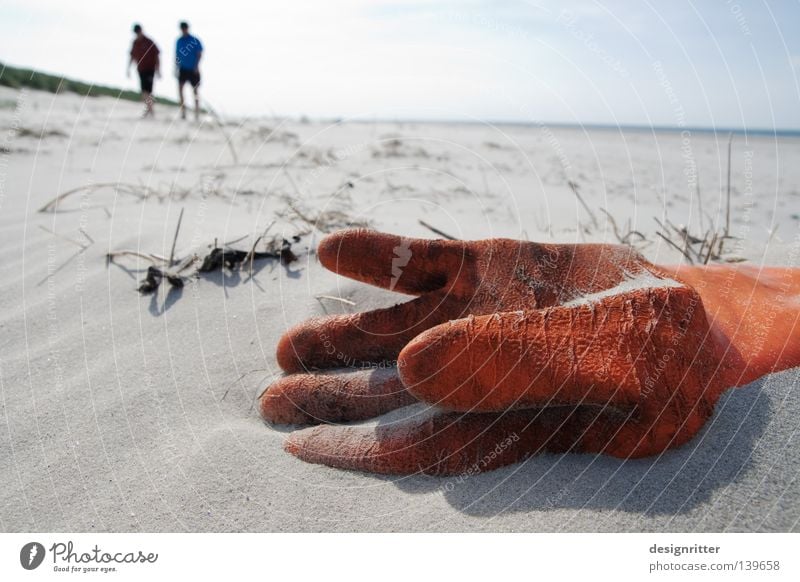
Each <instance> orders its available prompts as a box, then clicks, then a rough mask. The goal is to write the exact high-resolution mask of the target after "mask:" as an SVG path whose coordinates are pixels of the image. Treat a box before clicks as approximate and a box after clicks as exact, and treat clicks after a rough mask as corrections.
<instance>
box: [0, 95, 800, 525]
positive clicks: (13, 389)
mask: <svg viewBox="0 0 800 582" xmlns="http://www.w3.org/2000/svg"><path fill="white" fill-rule="evenodd" d="M140 113H141V109H140V107H139V106H138V105H137V104H135V103H130V102H123V101H117V100H114V99H112V98H109V97H97V98H85V97H81V96H78V95H70V94H60V95H53V94H49V93H41V92H37V91H32V90H25V89H23V90H16V89H12V88H7V87H0V131H1V133H0V136H1V137H0V140H1V141H2V143H0V148H2V149H0V209H2V212H0V242H1V243H2V244H0V264H2V273H3V276H2V278H0V289H2V291H1V292H0V302H2V315H0V405H1V406H2V421H3V422H2V425H3V426H2V428H0V530H2V531H6V532H19V531H59V532H61V531H65V532H66V531H72V532H75V531H78V532H89V531H111V532H138V531H147V532H154V531H181V532H182V531H191V532H199V531H212V532H216V531H792V530H796V529H797V528H798V523H800V488H798V487H797V467H798V466H800V447H799V446H798V426H800V420H798V419H800V392H799V391H798V390H797V388H798V380H800V378H799V377H798V370H797V369H795V370H788V371H785V372H782V373H779V374H774V375H771V376H768V377H765V378H762V379H760V380H758V381H757V382H754V383H753V384H751V385H749V386H747V387H744V388H741V389H738V390H732V391H728V392H727V393H726V394H725V395H724V396H723V398H722V400H721V401H720V403H719V404H718V406H717V409H716V412H715V415H714V417H713V419H712V422H710V423H709V424H708V425H707V426H706V427H705V428H704V430H703V432H702V433H701V434H700V435H699V436H698V437H697V438H695V439H694V440H693V441H692V442H690V443H689V444H688V445H686V446H684V447H682V448H680V449H676V450H671V451H669V452H668V453H665V454H663V455H661V456H659V457H657V458H647V459H638V460H635V461H623V460H619V459H612V458H607V457H595V456H588V455H543V456H540V457H536V458H532V459H530V460H528V461H526V462H525V463H521V464H517V465H513V466H509V467H505V468H503V469H500V470H497V471H494V472H491V473H484V474H477V475H471V476H469V477H455V478H447V479H440V478H432V477H425V476H412V477H405V478H389V477H381V476H374V475H366V474H361V473H354V472H346V471H338V470H335V469H330V468H327V467H324V466H319V465H309V464H305V463H303V462H301V461H299V460H298V459H296V458H294V457H293V456H291V455H289V454H287V453H285V452H284V450H283V447H282V444H283V441H284V439H285V436H286V432H285V430H284V429H280V428H275V427H271V426H269V425H267V424H265V423H264V422H263V421H262V420H261V419H260V418H259V415H258V413H257V410H256V407H255V400H256V398H257V396H258V395H259V394H260V393H261V391H262V390H263V389H264V388H265V386H266V385H267V384H268V383H269V382H271V381H272V380H274V379H275V378H278V377H280V376H281V371H280V369H279V368H278V366H277V364H276V360H275V346H276V344H277V341H278V338H279V337H280V336H281V334H282V333H283V332H284V331H285V330H286V329H287V328H288V327H289V326H291V325H294V324H295V323H298V322H300V321H301V320H303V319H305V318H307V317H310V316H313V315H321V314H325V313H341V312H350V311H354V310H366V309H370V308H374V307H378V306H385V305H391V304H393V303H396V302H398V301H403V300H405V299H404V296H402V295H399V294H395V293H390V292H387V291H382V290H378V289H373V288H369V287H367V286H365V285H361V284H358V283H355V282H352V281H348V280H345V279H342V278H340V277H337V276H336V275H334V274H331V273H329V272H326V271H325V270H324V269H323V268H322V267H321V266H320V265H319V263H318V261H317V259H316V256H315V251H314V249H315V247H316V244H317V242H318V241H319V240H320V238H321V237H322V236H324V234H325V233H327V232H331V231H333V230H336V229H337V228H342V227H345V226H348V225H364V226H371V227H374V228H377V229H380V230H384V231H387V232H393V233H399V234H404V235H410V236H419V237H428V238H434V237H436V236H437V235H436V234H435V233H434V232H432V231H431V229H430V227H433V228H435V229H437V230H439V231H441V232H443V233H446V234H449V235H451V236H453V237H457V238H463V239H480V238H487V237H514V238H528V239H530V240H541V241H560V242H616V241H617V240H618V239H619V238H621V237H622V236H625V235H626V234H629V233H632V232H633V231H636V232H637V233H639V234H636V235H631V236H629V237H628V238H629V240H631V242H633V243H635V244H636V245H637V248H639V249H640V250H641V252H642V253H644V254H645V256H646V257H647V258H648V259H650V260H651V261H654V262H658V263H663V264H669V263H675V262H678V261H681V260H684V258H683V257H682V255H681V253H680V252H679V250H678V249H676V248H675V247H674V246H671V245H670V244H669V243H667V242H666V241H665V240H664V239H663V238H661V237H659V236H658V235H657V234H656V232H657V231H659V230H660V229H661V228H662V227H661V226H660V225H659V224H658V223H657V222H656V221H655V220H654V218H658V219H659V220H660V221H661V222H662V223H664V224H666V222H665V220H666V219H668V220H669V221H670V222H671V223H673V224H675V225H676V227H677V228H680V227H681V226H686V227H687V229H688V230H689V231H691V232H693V233H704V232H706V231H707V230H709V229H711V228H712V225H713V226H714V227H717V228H719V227H720V226H721V225H723V224H724V223H725V219H726V218H725V217H726V211H727V202H726V175H727V172H726V170H727V143H728V136H727V135H717V134H714V133H711V132H691V133H690V134H687V133H683V134H682V133H681V132H672V131H649V130H642V129H638V130H637V129H621V130H620V129H609V128H579V127H566V126H565V127H559V126H556V127H550V128H547V127H543V126H540V125H537V124H531V125H493V124H490V123H485V124H481V123H469V124H467V123H464V124H458V123H447V124H445V123H411V122H375V121H372V120H368V119H364V120H361V119H352V120H344V121H337V122H322V121H314V122H303V121H294V120H282V119H271V118H269V119H268V118H263V119H231V120H226V121H219V120H216V119H214V118H206V119H203V120H202V121H201V122H200V123H194V122H185V121H181V120H180V119H178V118H177V116H176V111H175V110H174V109H172V108H167V107H160V108H158V109H157V116H156V118H155V120H146V121H145V120H141V119H140ZM798 155H800V138H797V137H782V136H769V135H755V136H754V135H749V136H741V135H737V136H735V138H734V141H733V148H732V163H731V169H732V172H731V174H732V180H731V186H732V187H731V200H732V202H731V225H730V228H731V232H732V234H734V235H735V236H737V237H738V239H736V240H732V241H730V242H729V243H728V245H729V246H727V247H726V249H725V253H724V255H723V257H722V258H723V259H728V260H748V261H750V262H752V263H754V264H756V265H760V264H774V265H792V266H798V258H799V257H798V251H797V249H798V244H800V214H798V212H800V210H798V196H800V167H799V166H798V165H797V164H796V163H793V162H794V160H796V159H797V158H798ZM570 184H572V186H570ZM576 190H577V194H578V195H576ZM698 191H699V192H700V199H699V200H698V196H697V192H698ZM65 192H72V193H71V194H69V195H68V196H65V197H63V198H62V199H60V200H58V201H57V202H54V199H56V197H57V196H58V195H59V194H62V193H65ZM42 208H44V211H40V209H42ZM600 209H605V210H606V211H607V212H608V214H609V215H611V216H613V217H614V221H613V222H614V223H615V224H612V222H611V220H609V218H608V217H607V216H606V214H604V213H603V212H602V211H601V210H600ZM181 213H182V219H181V226H180V230H179V232H178V236H177V239H176V238H175V233H176V225H177V223H178V217H179V215H181ZM421 221H422V222H421ZM615 227H616V231H615ZM265 231H266V235H265V236H264V238H262V239H261V241H260V242H259V244H260V245H263V244H264V241H265V240H273V239H274V240H276V241H278V242H280V241H281V240H283V239H287V240H288V241H289V242H291V248H292V252H293V253H294V254H295V255H296V256H297V260H296V261H294V262H290V263H287V264H282V263H281V261H279V260H276V259H259V260H257V261H253V264H252V269H251V268H250V265H249V264H245V265H243V266H242V268H241V269H235V270H226V271H220V270H217V271H214V272H210V273H207V274H204V275H203V276H202V277H195V276H191V277H189V276H187V278H186V280H185V282H184V285H183V287H177V286H173V285H170V284H169V283H167V282H162V283H161V285H160V286H159V288H158V289H157V291H156V292H155V293H153V294H150V295H142V294H140V293H138V292H137V287H139V285H140V282H141V281H142V280H143V279H144V278H145V275H146V270H147V268H148V267H149V266H150V264H151V263H150V261H149V260H148V259H147V258H146V257H143V256H136V255H134V254H129V255H127V256H118V257H116V258H115V260H114V261H113V262H111V263H109V262H108V261H107V255H108V253H112V252H118V251H133V253H139V254H141V255H158V256H164V257H169V256H170V254H171V253H172V250H173V242H174V254H175V257H176V258H178V259H183V258H186V257H191V256H193V255H194V254H197V255H199V256H205V255H207V254H208V253H209V252H210V250H211V248H212V247H213V246H214V245H215V241H216V245H217V246H219V245H221V244H222V243H226V242H229V243H231V244H230V246H231V247H233V248H237V249H240V250H243V251H249V250H251V248H252V247H253V245H254V243H255V241H256V239H257V238H258V237H259V236H260V235H262V234H264V232H265ZM293 237H298V238H297V239H293ZM259 248H261V247H259ZM187 274H188V273H187ZM416 412H418V407H417V408H415V407H410V408H406V409H404V410H400V411H395V412H394V413H391V414H389V415H386V416H384V417H381V418H380V419H378V420H376V421H374V422H378V423H380V422H392V420H393V419H396V418H398V417H401V416H403V415H405V414H414V413H416Z"/></svg>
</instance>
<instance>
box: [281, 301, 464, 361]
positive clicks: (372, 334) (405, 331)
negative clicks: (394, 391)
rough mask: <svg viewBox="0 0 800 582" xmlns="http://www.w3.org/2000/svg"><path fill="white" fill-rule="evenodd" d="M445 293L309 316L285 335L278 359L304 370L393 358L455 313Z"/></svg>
mask: <svg viewBox="0 0 800 582" xmlns="http://www.w3.org/2000/svg"><path fill="white" fill-rule="evenodd" d="M443 299H444V297H443V295H441V294H438V293H431V294H428V295H425V296H423V297H419V298H417V299H414V300H412V301H409V302H407V303H401V304H399V305H395V306H394V307H389V308H387V309H377V310H375V311H367V312H364V313H354V314H349V315H332V316H328V317H319V318H313V319H310V320H307V321H305V322H303V323H301V324H299V325H297V326H295V327H293V328H292V329H290V330H289V331H287V332H286V333H285V334H284V335H283V337H281V339H280V341H279V342H278V349H277V358H278V364H279V365H280V367H281V368H283V369H284V370H285V371H287V372H302V371H309V370H315V369H328V368H344V367H370V366H373V365H376V364H381V363H383V362H387V361H390V362H392V361H394V360H396V359H397V355H398V354H399V353H400V350H402V349H403V347H404V346H405V345H406V344H407V343H408V342H409V341H411V340H412V339H413V338H414V337H415V336H417V335H418V334H420V333H421V332H423V331H424V330H426V329H428V328H430V327H433V326H434V325H438V324H440V323H442V322H443V321H447V320H448V319H450V318H451V315H452V314H451V313H450V311H451V310H452V306H450V304H449V303H448V302H445V301H443Z"/></svg>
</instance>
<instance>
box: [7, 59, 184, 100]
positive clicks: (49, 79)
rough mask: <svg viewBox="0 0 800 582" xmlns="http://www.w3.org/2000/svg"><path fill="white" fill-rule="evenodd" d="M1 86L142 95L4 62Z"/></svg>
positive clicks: (138, 97)
mask: <svg viewBox="0 0 800 582" xmlns="http://www.w3.org/2000/svg"><path fill="white" fill-rule="evenodd" d="M0 86H3V87H12V88H14V89H22V88H27V89H35V90H37V91H47V92H49V93H76V94H78V95H84V96H87V97H114V98H116V99H124V100H126V101H140V100H141V95H140V93H139V92H138V91H130V90H125V89H119V88H117V87H107V86H105V85H95V84H93V83H85V82H83V81H76V80H74V79H68V78H66V77H62V76H59V75H50V74H48V73H42V72H40V71H35V70H33V69H22V68H18V67H11V66H9V65H6V64H4V63H0ZM154 99H155V101H156V103H160V104H162V105H171V106H177V105H178V103H177V102H176V101H173V100H172V99H165V98H164V97H154Z"/></svg>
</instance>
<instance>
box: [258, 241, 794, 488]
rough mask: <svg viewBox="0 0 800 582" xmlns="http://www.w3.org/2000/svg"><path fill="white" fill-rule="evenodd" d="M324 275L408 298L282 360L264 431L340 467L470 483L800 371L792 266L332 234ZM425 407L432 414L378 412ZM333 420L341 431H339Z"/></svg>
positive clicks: (692, 420) (649, 431)
mask: <svg viewBox="0 0 800 582" xmlns="http://www.w3.org/2000/svg"><path fill="white" fill-rule="evenodd" d="M318 255H319V259H320V262H321V263H322V264H323V265H324V266H325V267H326V268H328V269H330V270H331V271H334V272H336V273H339V274H341V275H343V276H346V277H349V278H352V279H355V280H358V281H363V282H365V283H369V284H372V285H376V286H379V287H384V288H387V289H391V290H393V291H397V292H401V293H406V294H411V295H416V296H417V297H416V298H415V299H413V300H411V301H409V302H406V303H401V304H398V305H395V306H394V307H390V308H387V309H379V310H376V311H370V312H366V313H356V314H351V315H336V316H329V317H322V318H315V319H311V320H309V321H306V322H304V323H301V324H300V325H298V326H296V327H294V328H293V329H291V330H289V331H288V332H287V333H286V334H285V335H284V336H283V337H282V338H281V340H280V343H279V345H278V350H277V358H278V363H279V365H280V366H281V367H282V368H283V369H284V370H285V371H286V372H289V373H290V374H289V375H287V376H285V377H283V378H281V379H279V380H278V381H276V382H275V383H273V384H272V386H270V387H269V388H268V389H267V390H266V391H265V392H264V394H263V395H262V396H261V399H260V410H261V414H262V416H263V417H264V418H265V419H267V420H268V421H270V422H272V423H280V424H318V425H319V426H315V427H312V428H306V429H303V430H298V431H295V432H293V433H291V434H290V435H289V437H288V439H287V441H286V445H285V448H286V450H288V451H289V452H291V453H292V454H294V455H296V456H297V457H299V458H301V459H303V460H306V461H309V462H315V463H324V464H326V465H330V466H333V467H340V468H346V469H355V470H363V471H371V472H377V473H388V474H410V473H416V472H422V473H426V474H437V475H444V474H458V473H475V472H480V471H486V470H490V469H494V468H497V467H500V466H503V465H507V464H509V463H515V462H518V461H521V460H523V459H525V458H527V457H528V456H530V455H534V454H537V453H541V452H567V451H574V452H585V453H605V454H609V455H614V456H617V457H641V456H645V455H653V454H657V453H660V452H663V451H665V450H667V449H669V448H672V447H677V446H680V445H682V444H684V443H686V442H687V441H688V440H689V439H691V438H692V437H693V436H694V435H695V434H696V433H697V432H698V431H699V430H700V429H701V428H702V427H703V425H704V424H705V422H706V421H707V420H708V419H709V417H710V416H711V415H712V413H713V409H714V404H715V403H716V401H717V399H718V398H719V396H720V394H721V393H722V392H723V391H724V390H725V389H726V388H728V387H731V386H739V385H743V384H745V383H748V382H750V381H752V380H753V379H755V378H758V377H759V376H761V375H763V374H765V373H768V372H770V371H776V370H780V369H785V368H788V367H792V366H795V365H798V364H800V341H799V340H800V332H799V331H798V327H800V322H799V321H798V317H800V270H797V269H788V268H771V269H757V268H755V267H745V266H735V267H734V266H724V267H714V266H711V267H705V266H704V267H696V266H681V267H659V266H656V265H653V264H651V263H649V262H648V261H647V260H645V259H644V258H643V257H642V256H641V255H640V254H639V253H637V252H636V251H635V250H633V249H631V248H629V247H625V246H617V245H606V244H577V245H575V244H539V243H534V242H528V241H517V240H508V239H489V240H480V241H468V242H467V241H446V240H421V239H411V238H404V237H399V236H394V235H389V234H383V233H378V232H374V231H369V230H345V231H342V232H339V233H336V234H333V235H331V236H328V237H326V238H325V239H324V240H323V241H322V242H321V243H320V246H319V251H318ZM416 401H422V402H425V403H428V404H431V405H434V406H433V407H431V408H428V409H426V410H425V411H424V412H419V413H418V414H414V415H411V416H410V417H407V418H405V419H403V420H401V421H396V422H386V423H379V424H378V425H377V426H346V425H345V426H342V425H341V424H339V423H345V422H349V421H356V420H364V419H368V418H372V417H375V416H378V415H381V414H384V413H386V412H389V411H391V410H393V409H395V408H398V407H401V406H405V405H408V404H411V403H413V402H416ZM332 423H336V424H332Z"/></svg>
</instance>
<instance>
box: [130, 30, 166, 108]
mask: <svg viewBox="0 0 800 582" xmlns="http://www.w3.org/2000/svg"><path fill="white" fill-rule="evenodd" d="M133 33H134V34H135V35H136V38H135V39H134V40H133V46H132V47H131V59H130V61H129V62H128V71H127V74H128V76H129V77H130V74H131V65H133V64H134V63H136V70H137V71H138V73H139V82H140V83H141V87H142V101H144V106H145V109H144V117H147V116H152V115H155V113H154V111H153V80H154V79H155V77H156V76H158V77H161V61H160V59H159V57H158V54H159V50H158V47H157V46H156V43H154V42H153V41H152V40H150V38H148V37H147V36H145V34H144V32H143V31H142V27H141V25H139V24H134V25H133Z"/></svg>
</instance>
